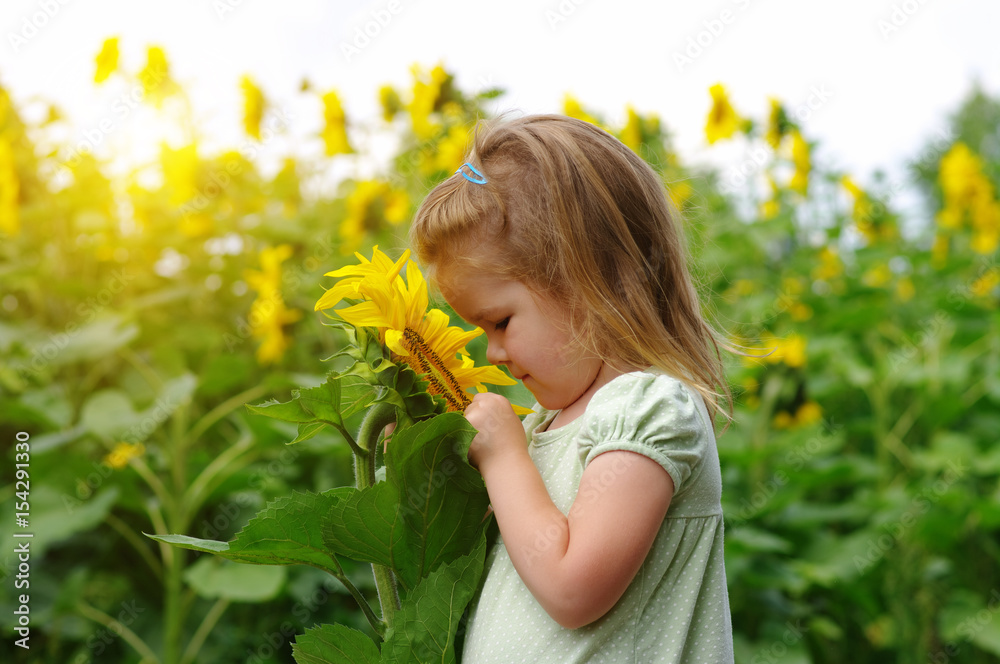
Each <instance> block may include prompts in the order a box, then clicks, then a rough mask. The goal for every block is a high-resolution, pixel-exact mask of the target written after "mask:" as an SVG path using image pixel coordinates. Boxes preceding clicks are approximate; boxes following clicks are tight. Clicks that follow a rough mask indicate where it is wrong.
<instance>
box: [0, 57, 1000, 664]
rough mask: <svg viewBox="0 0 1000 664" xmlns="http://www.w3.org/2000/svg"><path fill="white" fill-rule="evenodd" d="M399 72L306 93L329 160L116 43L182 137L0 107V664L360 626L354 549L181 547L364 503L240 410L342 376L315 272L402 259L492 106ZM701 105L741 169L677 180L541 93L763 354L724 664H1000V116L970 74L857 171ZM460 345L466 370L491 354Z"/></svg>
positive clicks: (440, 71) (329, 459) (188, 653)
mask: <svg viewBox="0 0 1000 664" xmlns="http://www.w3.org/2000/svg"><path fill="white" fill-rule="evenodd" d="M411 74H412V83H411V85H410V86H409V87H408V88H407V89H396V88H393V87H389V86H386V87H383V88H382V89H381V90H380V91H379V93H378V95H379V104H380V108H381V114H380V115H378V116H376V117H355V116H353V115H352V114H351V112H350V109H351V104H350V101H351V100H349V99H342V98H341V97H340V95H339V94H338V93H337V91H335V90H315V89H312V88H311V87H309V86H303V89H302V91H301V93H300V94H301V95H303V97H304V98H306V99H307V100H308V101H309V103H311V104H312V106H311V107H312V108H314V109H315V112H316V114H317V117H318V118H322V123H321V124H322V130H321V131H320V132H318V133H317V134H316V135H315V136H314V137H313V140H314V147H315V148H316V149H315V150H312V151H306V152H305V154H312V155H314V156H311V157H303V156H301V155H300V154H298V153H295V152H293V151H289V153H288V155H287V156H286V157H285V158H284V159H283V161H282V162H281V163H279V164H276V165H275V164H264V163H261V162H260V161H259V160H258V159H256V156H257V154H258V151H259V149H260V148H261V147H263V146H264V145H268V144H270V143H271V142H272V141H276V140H279V139H280V137H281V136H282V134H283V132H285V131H286V129H287V119H286V118H284V117H283V115H282V113H281V107H280V104H278V103H277V102H276V101H275V100H272V99H270V98H269V97H268V95H267V92H266V91H265V90H261V89H260V88H259V87H258V85H257V84H256V83H255V81H254V80H253V79H252V78H250V77H245V78H244V79H243V80H241V81H234V82H233V85H234V86H238V87H239V89H240V90H241V93H242V95H243V99H244V103H245V106H244V115H243V118H242V122H243V130H244V132H245V137H246V140H245V142H244V143H242V144H241V145H240V146H238V147H233V148H231V149H229V150H218V151H211V152H210V151H208V150H207V149H206V148H205V147H203V143H204V142H205V141H204V140H203V139H204V136H202V135H200V133H199V129H198V127H199V123H198V118H196V117H192V115H191V110H190V109H191V106H190V103H189V102H188V100H187V97H186V93H185V90H184V89H183V87H182V86H181V85H179V84H178V83H177V82H176V81H174V80H173V79H172V78H171V75H170V65H169V59H168V54H166V53H164V51H163V50H161V49H159V48H156V47H151V48H149V49H148V52H147V61H146V62H145V64H144V66H142V67H141V68H136V69H135V70H134V71H133V70H131V69H129V68H128V67H126V66H124V65H123V64H121V63H120V62H119V58H118V44H117V40H115V39H109V40H108V41H107V42H106V43H105V44H104V46H103V48H102V49H101V51H100V53H98V54H97V58H96V61H95V64H94V85H107V84H108V83H109V82H110V81H116V80H117V81H118V82H119V84H122V85H125V86H126V87H127V88H128V89H129V90H132V91H134V94H133V95H132V97H131V99H132V100H133V101H134V102H135V103H136V104H140V105H144V106H147V107H149V108H152V109H155V110H156V112H158V113H163V114H169V115H172V116H173V117H174V118H175V119H176V121H177V122H178V124H179V125H181V126H183V127H185V128H186V129H185V133H184V136H185V140H184V141H181V142H174V143H173V144H166V143H165V144H164V145H163V146H162V148H161V150H160V152H159V155H158V158H157V159H155V160H153V162H151V163H148V164H143V165H141V166H136V167H134V168H133V169H132V170H130V171H128V172H124V173H123V172H120V170H119V169H116V168H113V166H112V164H109V163H108V162H106V161H103V160H101V159H98V158H96V157H94V156H93V154H92V153H91V152H90V151H88V150H82V149H80V146H79V145H75V144H74V143H73V142H72V141H71V140H68V139H66V138H65V136H66V135H67V131H66V129H67V126H68V122H69V121H68V120H67V119H66V118H64V117H63V116H62V115H61V113H60V112H59V110H58V109H56V108H54V107H51V108H50V109H49V111H48V113H47V114H45V115H44V116H38V114H32V115H31V117H32V118H35V119H32V120H30V121H29V120H27V119H26V118H27V117H28V115H27V114H25V113H24V112H23V109H21V108H19V107H18V105H17V104H16V103H15V102H14V100H12V98H11V97H10V96H9V94H8V93H7V92H6V91H5V90H3V89H2V88H0V312H2V317H0V440H2V441H3V442H2V444H0V449H2V450H3V469H2V474H0V477H2V482H0V505H2V508H3V511H2V514H3V517H2V518H0V540H2V543H3V544H2V547H0V584H2V587H3V591H2V593H0V616H2V618H0V634H2V642H0V659H2V661H4V662H32V663H33V662H46V663H48V662H65V663H67V664H88V663H90V662H143V663H144V664H152V663H157V664H191V663H195V662H213V663H219V664H226V663H230V662H231V663H233V664H236V663H240V664H242V663H248V664H251V663H252V664H265V663H277V662H293V661H295V660H294V659H293V653H292V646H293V644H294V643H295V642H296V639H297V638H300V637H301V635H302V634H303V633H305V632H306V630H308V629H310V628H312V627H313V626H315V625H319V624H326V623H339V624H340V625H344V626H347V627H350V628H352V629H355V630H358V631H361V632H363V633H365V634H367V635H369V636H371V637H372V638H374V639H376V640H377V639H378V638H379V636H380V635H379V634H378V633H377V631H375V630H373V626H372V625H373V623H372V621H371V620H370V616H367V615H366V613H365V611H363V610H362V609H361V608H359V602H358V601H357V599H358V597H362V596H363V597H367V598H369V599H373V598H374V597H375V596H376V594H377V589H376V583H375V581H374V580H373V578H372V573H371V568H370V566H368V565H364V564H360V563H353V562H351V561H350V560H346V559H345V560H343V561H342V564H343V566H342V568H341V569H340V571H339V576H335V575H332V574H330V573H327V572H326V571H323V570H322V569H319V568H317V567H316V566H309V565H289V566H281V565H262V566H258V565H247V564H241V563H239V562H233V561H231V560H224V559H223V558H222V557H219V556H213V555H208V554H202V553H197V552H196V551H192V550H189V549H185V548H178V547H174V546H171V545H170V543H168V541H167V540H165V539H164V538H165V537H168V536H176V535H183V536H188V537H191V538H197V539H199V540H213V541H217V542H228V541H230V540H233V539H234V538H235V537H236V536H237V534H239V533H240V532H241V530H242V529H244V527H245V526H246V525H247V524H248V522H250V521H251V519H252V518H253V517H254V516H255V515H256V514H258V513H259V512H261V511H262V510H265V508H267V507H268V505H269V504H281V505H283V504H286V503H275V502H274V501H286V502H287V501H288V500H290V498H289V497H291V496H297V495H300V494H303V495H305V494H307V493H308V492H324V491H329V490H331V489H335V488H338V487H347V486H351V485H353V484H354V481H355V468H354V466H353V462H352V446H351V442H352V441H351V440H350V437H349V436H348V435H345V432H346V430H347V429H348V428H349V427H345V428H344V429H343V430H341V429H338V428H336V427H318V428H309V429H307V430H304V429H303V427H302V425H301V424H300V425H299V426H297V425H296V423H295V422H293V421H287V420H285V419H282V418H276V417H264V416H262V414H261V412H260V408H259V406H260V405H261V404H273V403H287V402H288V401H289V399H290V397H291V396H292V395H293V394H296V393H298V391H299V390H310V389H314V388H318V387H319V386H321V385H323V384H324V383H325V381H326V380H327V378H328V375H329V374H330V372H331V371H334V370H338V371H341V370H344V362H343V358H342V357H338V353H340V351H342V349H343V348H344V347H345V346H347V345H348V344H349V342H350V341H352V338H351V336H350V334H351V333H350V330H349V329H345V328H344V327H343V326H341V327H336V326H333V327H331V326H329V325H327V324H325V323H326V322H327V318H326V317H325V316H324V315H323V314H322V313H320V312H317V309H322V308H324V307H322V306H319V302H320V300H321V298H323V297H324V293H325V292H327V290H326V289H331V290H330V291H329V292H333V289H332V288H331V287H333V286H334V284H335V282H336V278H337V276H343V275H344V274H350V273H351V272H350V269H351V268H349V266H354V265H357V264H358V263H359V256H360V257H362V258H365V260H367V258H366V257H368V256H375V254H373V247H376V246H377V247H378V250H379V251H380V252H384V255H385V256H387V257H388V261H389V263H388V264H392V262H393V261H397V260H399V259H400V258H401V257H402V256H403V255H404V251H405V250H406V234H407V222H408V220H409V219H410V218H411V217H412V214H413V212H414V211H415V209H416V206H417V205H418V204H419V202H420V200H421V197H422V196H423V195H425V194H426V192H427V191H428V190H429V189H430V188H431V187H432V186H433V185H434V184H435V183H436V182H438V181H440V180H441V179H443V178H445V177H448V176H450V175H451V174H452V173H454V171H455V169H456V168H457V167H458V166H459V165H461V163H462V162H463V161H464V159H463V156H464V151H465V149H466V146H467V143H468V140H469V136H470V133H471V131H472V129H473V128H474V126H475V123H476V121H477V119H480V118H484V117H488V111H487V110H486V109H488V108H490V107H491V103H490V102H491V100H493V99H495V98H497V97H499V96H501V95H503V91H502V90H499V89H490V90H483V91H478V92H475V93H469V92H465V91H463V90H462V89H461V87H460V86H459V84H458V82H457V81H456V79H455V77H454V76H453V75H452V74H451V73H450V72H449V71H448V70H447V69H446V68H445V67H444V66H443V65H437V66H431V67H427V66H420V65H415V66H414V67H413V68H412V69H411ZM704 104H705V116H706V121H705V140H706V142H707V143H709V144H715V143H721V144H726V145H729V146H730V147H735V148H736V149H737V150H740V151H741V152H742V154H743V155H744V158H741V159H740V161H739V162H738V163H736V164H734V165H733V166H732V167H731V168H728V169H725V168H723V169H713V168H709V167H705V166H698V165H695V164H689V163H685V162H684V161H683V160H682V158H681V157H680V156H679V155H678V154H677V152H675V150H674V148H673V145H672V142H671V139H670V134H669V131H668V125H669V120H666V121H662V122H661V120H660V119H659V118H658V117H657V116H656V115H653V114H644V113H642V112H640V111H638V110H636V109H633V108H631V107H630V108H627V109H624V113H623V115H622V117H623V118H624V122H620V123H615V122H613V121H608V120H607V119H605V118H603V117H600V115H599V114H597V113H596V112H594V111H592V110H590V109H588V108H587V107H586V103H585V102H584V101H581V100H577V99H575V98H573V97H570V96H568V95H567V96H566V97H565V102H564V106H563V108H557V109H552V110H553V111H554V112H562V113H565V114H566V115H572V116H574V117H578V118H581V119H583V120H587V121H590V122H593V123H595V124H597V125H599V126H601V127H603V128H605V129H606V130H608V131H609V132H611V133H613V134H614V135H616V136H618V137H619V138H620V139H621V140H622V141H623V142H624V143H625V144H626V145H628V146H629V147H630V148H632V149H633V150H635V151H636V152H637V153H638V154H640V155H641V156H642V157H643V158H645V159H646V160H647V161H648V162H649V163H651V164H652V165H653V166H654V167H655V168H656V169H657V170H658V171H659V172H660V173H661V174H662V178H663V182H664V186H665V187H666V188H667V190H668V192H669V195H670V197H671V200H672V201H673V203H674V205H675V206H676V207H677V209H678V210H679V211H680V212H681V213H682V215H683V218H684V223H685V228H686V232H687V237H688V242H689V244H690V249H691V253H692V257H693V264H694V266H695V271H696V277H697V280H698V282H699V285H700V287H701V293H702V297H703V302H704V306H705V308H706V311H707V312H708V313H709V315H710V317H711V318H712V320H713V321H714V322H715V324H716V325H717V326H718V327H719V328H720V329H721V330H723V331H724V332H725V333H726V334H727V335H728V336H729V338H730V339H731V340H732V342H733V343H734V344H736V345H739V346H741V347H743V348H746V349H747V355H746V356H741V355H735V354H734V355H731V356H729V357H728V358H727V361H728V366H729V379H730V383H731V385H732V388H733V390H734V394H735V396H736V404H735V410H734V421H733V423H732V425H731V426H730V427H729V428H728V430H727V431H726V432H725V433H724V434H723V435H721V436H720V438H719V451H720V459H721V464H722V473H723V481H724V493H723V508H724V511H725V515H726V568H727V574H728V583H729V592H730V599H731V605H732V617H733V629H734V638H735V647H736V653H737V661H738V662H747V663H750V664H758V663H767V664H772V663H775V664H777V663H782V664H786V663H788V664H790V663H796V664H797V663H803V664H805V663H809V662H812V663H817V664H820V663H824V664H825V663H834V662H852V663H858V664H862V663H869V662H871V663H875V662H884V661H894V662H900V663H903V664H917V663H925V662H933V663H943V662H955V663H986V662H996V661H1000V444H998V443H1000V308H998V305H1000V265H998V264H997V257H998V247H1000V129H998V127H1000V100H996V99H992V98H990V97H989V96H988V95H986V94H985V93H983V92H982V91H980V90H977V89H973V90H971V91H970V93H969V95H968V97H967V99H966V100H965V102H964V103H963V104H962V105H961V107H960V108H956V109H954V112H953V114H952V115H951V117H950V118H949V119H948V123H947V126H948V129H947V131H945V132H943V133H941V134H939V135H934V136H928V137H927V141H926V143H925V145H923V146H919V147H917V148H916V149H914V152H913V155H912V159H911V161H910V162H909V168H908V174H907V176H906V178H905V179H903V178H900V179H893V178H892V177H890V176H888V175H881V174H877V175H875V176H874V177H872V178H871V179H870V180H863V179H862V178H860V177H858V176H856V175H854V174H851V173H846V172H841V171H838V170H837V169H836V168H834V167H832V166H829V165H828V164H827V163H826V161H825V160H824V153H823V146H822V145H821V144H818V142H817V141H815V140H812V139H811V138H810V128H809V126H808V124H807V123H804V122H801V121H799V120H797V119H796V118H795V117H793V114H792V113H790V112H789V110H788V109H787V108H786V107H785V106H784V105H783V104H782V102H781V101H780V100H777V99H772V100H770V113H769V114H768V115H767V117H758V118H753V117H747V116H744V115H743V114H742V113H741V112H740V110H739V108H737V107H735V106H734V105H733V103H732V102H731V101H730V100H729V98H728V95H727V93H726V89H725V87H724V85H722V84H719V85H716V86H713V88H712V89H711V90H709V91H706V94H705V97H704ZM235 121H237V120H236V119H234V122H235ZM376 138H377V140H375V139H376ZM385 145H390V146H391V149H389V150H386V149H384V146H385ZM376 146H378V148H379V149H376ZM331 174H335V175H336V177H332V176H331ZM914 201H916V202H914ZM355 252H357V254H355ZM400 264H401V263H400ZM344 269H346V271H343V270H344ZM338 270H341V271H340V272H337V271H338ZM397 270H398V268H397ZM331 272H336V273H337V274H336V275H334V276H327V275H328V273H331ZM411 283H412V281H411ZM331 297H332V296H329V297H328V299H330V298H331ZM431 297H432V298H433V293H432V294H431ZM334 299H336V298H334ZM325 304H326V305H330V304H332V303H331V302H325ZM441 306H443V304H441ZM452 320H453V324H457V323H460V321H458V320H457V318H453V319H452ZM454 334H456V335H459V336H456V337H455V338H456V339H458V338H461V340H462V342H463V343H466V342H467V349H468V353H469V355H470V359H469V361H470V362H471V361H472V360H473V359H474V360H476V361H478V362H479V363H480V364H483V363H484V350H485V349H484V342H483V340H482V338H473V337H472V335H468V336H467V337H465V336H460V335H461V332H460V331H459V332H455V333H454ZM354 341H355V342H356V341H357V340H356V339H355V340H354ZM395 343H400V344H402V343H403V341H402V340H399V339H397V340H396V341H395ZM474 382H476V381H473V383H474ZM487 382H490V381H487ZM492 382H495V383H496V382H504V381H503V379H502V377H501V379H500V380H496V381H492ZM470 384H472V383H470ZM491 389H500V390H503V391H504V393H505V394H507V395H508V396H509V397H510V398H511V399H512V400H513V401H514V402H516V403H518V404H521V405H524V406H530V405H531V397H530V394H529V393H527V391H526V390H524V389H523V388H522V387H520V386H516V385H512V386H500V387H494V388H491ZM248 405H251V406H257V407H252V408H248V407H247V406H248ZM351 426H354V424H351ZM291 441H296V442H295V443H294V444H289V443H290V442H291ZM276 518H278V519H280V518H281V515H280V514H277V515H276ZM28 534H30V537H29V536H27V535H28ZM146 535H150V536H152V537H147V536H146ZM362 604H363V602H362ZM459 632H461V627H459ZM25 646H29V647H25ZM300 661H301V660H300ZM310 661H312V660H310ZM316 661H319V660H316Z"/></svg>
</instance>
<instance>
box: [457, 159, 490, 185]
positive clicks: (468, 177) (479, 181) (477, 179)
mask: <svg viewBox="0 0 1000 664" xmlns="http://www.w3.org/2000/svg"><path fill="white" fill-rule="evenodd" d="M466 166H468V167H469V170H470V171H472V172H473V173H475V174H476V175H477V176H478V177H473V176H472V175H469V174H468V173H466V172H465V171H463V170H462V169H463V168H465V167H466ZM455 172H456V173H461V174H462V177H463V178H465V179H466V180H468V181H469V182H474V183H476V184H486V182H487V180H486V176H485V175H483V174H482V173H480V172H479V171H478V170H476V167H475V166H473V165H472V164H470V163H469V162H465V163H464V164H462V165H461V166H459V167H458V170H457V171H455Z"/></svg>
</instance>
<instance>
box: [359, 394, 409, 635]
mask: <svg viewBox="0 0 1000 664" xmlns="http://www.w3.org/2000/svg"><path fill="white" fill-rule="evenodd" d="M395 421H396V407H395V406H393V405H392V404H388V403H378V404H375V405H374V406H372V407H371V409H370V410H369V411H368V413H367V414H366V415H365V419H364V421H363V422H362V423H361V431H360V432H359V433H358V447H359V450H360V451H361V452H363V454H358V453H357V452H355V459H354V483H355V485H356V486H357V487H358V489H365V488H368V487H371V486H374V485H375V451H376V445H378V440H379V436H380V435H381V434H382V431H383V430H384V429H385V427H386V426H387V425H389V424H392V423H393V422H395ZM372 573H373V574H374V575H375V587H376V588H377V589H378V602H379V605H380V606H381V607H382V621H383V622H385V624H386V627H387V628H389V629H391V628H392V626H393V623H394V620H395V614H396V611H397V610H398V609H399V590H398V589H397V587H396V580H395V579H394V578H393V576H392V570H391V569H389V568H388V567H386V566H385V565H375V564H373V565H372Z"/></svg>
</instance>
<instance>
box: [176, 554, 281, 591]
mask: <svg viewBox="0 0 1000 664" xmlns="http://www.w3.org/2000/svg"><path fill="white" fill-rule="evenodd" d="M286 574H287V568H285V567H259V566H256V565H237V564H235V563H230V562H226V561H224V560H220V559H219V558H216V557H214V556H204V557H202V558H200V559H199V560H198V561H197V562H196V563H195V564H193V565H191V567H189V568H188V569H187V570H186V571H185V572H184V580H185V581H187V583H188V585H190V586H191V588H192V589H194V591H195V592H196V593H198V595H199V596H201V597H205V598H208V599H215V598H217V597H224V598H226V599H228V600H232V601H235V602H263V601H265V600H269V599H272V598H273V597H274V596H275V595H277V594H278V591H279V590H281V586H282V585H284V583H285V577H286Z"/></svg>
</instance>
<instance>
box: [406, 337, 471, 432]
mask: <svg viewBox="0 0 1000 664" xmlns="http://www.w3.org/2000/svg"><path fill="white" fill-rule="evenodd" d="M402 344H403V348H405V349H406V350H407V351H409V353H410V355H409V356H408V357H403V358H400V359H402V360H403V361H404V362H406V363H407V364H408V365H410V367H411V368H412V369H413V370H414V371H416V372H417V373H419V374H421V377H422V378H423V379H424V380H426V381H427V382H428V384H429V387H428V388H427V391H428V392H430V393H431V394H436V395H438V396H440V397H443V398H444V400H445V401H447V402H448V410H451V411H459V412H462V411H464V410H465V409H466V407H467V406H468V405H469V404H470V403H472V400H471V399H469V397H468V396H467V395H466V394H465V390H463V389H462V386H461V384H459V382H458V379H456V378H455V374H453V373H452V372H451V371H449V369H448V367H447V366H445V363H444V361H443V360H442V359H441V356H440V355H438V354H437V353H436V352H435V351H434V349H433V348H431V347H430V345H429V344H428V343H427V342H426V341H424V338H423V337H422V336H420V333H419V332H417V331H416V330H414V329H412V328H409V327H408V328H406V329H405V330H403V341H402Z"/></svg>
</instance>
